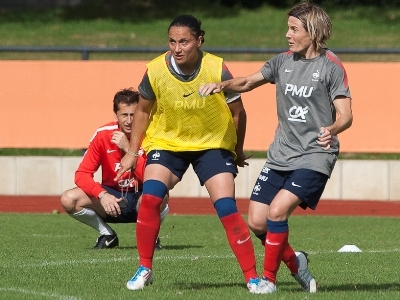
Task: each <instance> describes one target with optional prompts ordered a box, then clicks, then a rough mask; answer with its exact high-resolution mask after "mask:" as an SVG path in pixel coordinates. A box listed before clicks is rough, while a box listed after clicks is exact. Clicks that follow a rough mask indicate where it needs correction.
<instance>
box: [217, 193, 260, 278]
mask: <svg viewBox="0 0 400 300" xmlns="http://www.w3.org/2000/svg"><path fill="white" fill-rule="evenodd" d="M214 207H215V209H216V211H217V214H218V217H219V218H220V220H221V223H222V225H223V226H224V228H225V233H226V236H227V238H228V242H229V245H230V246H231V249H232V251H233V253H234V254H235V256H236V259H237V261H238V263H239V265H240V268H241V269H242V272H243V275H244V277H245V280H246V282H248V281H249V279H250V278H257V277H258V275H257V271H256V258H255V255H254V248H253V243H252V241H251V237H250V231H249V228H248V227H247V224H246V222H245V221H244V219H243V218H242V216H241V215H240V214H239V212H238V210H237V207H236V201H235V199H233V198H221V199H218V200H217V201H215V203H214Z"/></svg>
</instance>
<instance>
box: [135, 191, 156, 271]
mask: <svg viewBox="0 0 400 300" xmlns="http://www.w3.org/2000/svg"><path fill="white" fill-rule="evenodd" d="M161 202H162V199H161V198H159V197H156V196H153V195H149V194H143V195H142V202H141V204H140V208H139V214H138V219H137V223H136V240H137V241H136V242H137V249H138V253H139V264H140V265H141V266H144V267H146V268H149V269H152V267H153V255H154V244H155V242H156V239H157V236H158V233H159V231H160V225H161V218H160V206H161Z"/></svg>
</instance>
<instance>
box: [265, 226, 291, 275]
mask: <svg viewBox="0 0 400 300" xmlns="http://www.w3.org/2000/svg"><path fill="white" fill-rule="evenodd" d="M267 225H268V231H267V238H266V241H265V254H264V271H263V274H262V275H263V276H264V277H266V278H268V279H269V280H270V281H271V282H276V274H277V273H278V270H279V266H280V264H281V261H282V255H283V250H284V247H286V244H287V240H288V236H289V225H288V220H284V221H271V220H268V219H267Z"/></svg>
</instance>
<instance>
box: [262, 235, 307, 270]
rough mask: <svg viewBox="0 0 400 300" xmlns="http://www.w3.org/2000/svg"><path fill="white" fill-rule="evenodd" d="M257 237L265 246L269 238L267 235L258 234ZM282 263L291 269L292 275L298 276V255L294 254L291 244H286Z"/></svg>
mask: <svg viewBox="0 0 400 300" xmlns="http://www.w3.org/2000/svg"><path fill="white" fill-rule="evenodd" d="M256 237H257V238H259V239H260V241H261V244H262V245H263V246H265V240H266V238H267V233H264V234H256ZM282 261H283V262H284V263H285V265H286V266H287V267H288V268H289V270H290V273H291V274H297V272H298V270H299V267H298V265H297V259H296V254H295V253H294V251H293V249H292V247H291V246H290V244H289V243H286V245H285V247H284V248H283V253H282Z"/></svg>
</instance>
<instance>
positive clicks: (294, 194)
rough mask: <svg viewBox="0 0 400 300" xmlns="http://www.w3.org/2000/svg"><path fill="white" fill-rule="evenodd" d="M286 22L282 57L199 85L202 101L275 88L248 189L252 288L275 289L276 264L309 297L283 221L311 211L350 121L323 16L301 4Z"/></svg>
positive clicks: (311, 288)
mask: <svg viewBox="0 0 400 300" xmlns="http://www.w3.org/2000/svg"><path fill="white" fill-rule="evenodd" d="M287 23H288V30H287V33H286V38H287V40H288V43H289V50H288V51H287V52H284V53H281V54H279V55H277V56H275V57H274V58H272V59H271V60H269V61H267V62H266V63H265V64H264V66H263V67H262V68H261V70H260V71H258V72H256V73H254V74H251V75H249V76H246V77H237V78H235V79H232V80H228V81H222V82H218V83H208V84H205V85H202V86H201V87H200V88H199V93H200V94H201V95H203V96H207V95H209V94H212V93H219V92H238V93H244V92H248V91H251V90H253V89H255V88H257V87H259V86H261V85H263V84H266V83H272V84H275V85H276V101H277V112H278V122H279V124H278V128H277V130H276V133H275V137H274V141H273V142H272V144H271V145H270V147H269V149H268V158H267V161H266V163H265V166H264V167H263V169H262V171H261V173H260V176H259V177H258V179H257V181H256V183H255V186H254V188H253V192H252V195H251V197H250V200H251V201H250V205H249V215H248V224H249V227H250V228H251V229H252V231H253V232H254V233H255V234H256V235H257V237H259V238H260V239H261V241H262V243H263V245H265V256H264V271H263V273H262V278H261V281H260V284H259V286H258V292H259V293H262V294H264V293H273V292H276V285H275V281H276V274H277V272H278V269H279V265H280V263H281V261H283V262H284V263H285V264H286V265H287V266H288V268H289V270H290V272H291V274H292V275H293V277H294V278H295V279H296V280H297V281H298V282H299V283H300V285H301V286H302V288H303V289H304V290H305V291H307V292H310V293H313V292H316V290H317V284H316V281H315V279H314V278H313V276H312V275H311V274H310V272H309V271H308V263H307V254H306V253H304V252H294V251H293V249H292V247H291V246H290V244H289V242H288V237H289V226H288V218H289V216H290V215H291V214H292V212H293V211H294V210H295V209H296V207H297V206H300V207H302V208H303V209H306V208H311V209H315V208H316V206H317V204H318V201H319V199H320V197H321V195H322V192H323V190H324V188H325V185H326V182H327V180H328V179H329V177H330V175H331V173H332V170H333V167H334V165H335V162H336V160H337V156H338V154H339V140H338V138H337V135H338V134H339V133H341V132H343V131H344V130H346V129H347V128H349V127H350V126H351V124H352V121H353V115H352V110H351V95H350V90H349V86H348V81H347V75H346V71H345V69H344V67H343V65H342V63H341V62H340V60H339V59H338V57H337V56H336V55H335V54H334V53H333V52H332V51H330V50H329V49H327V48H325V43H326V41H327V40H328V39H329V38H330V37H331V34H332V24H331V21H330V18H329V16H328V15H327V14H326V13H325V12H324V11H323V10H322V9H321V8H320V7H318V6H316V5H314V4H311V3H308V1H306V2H304V3H302V4H299V5H296V6H295V7H293V8H292V9H291V10H290V11H289V12H288V14H287Z"/></svg>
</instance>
